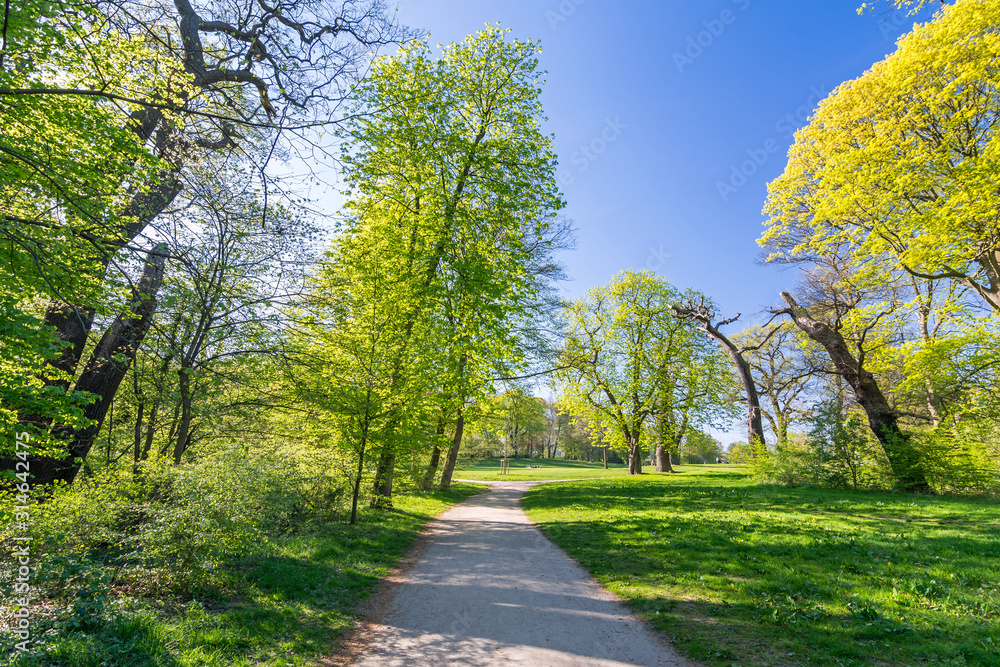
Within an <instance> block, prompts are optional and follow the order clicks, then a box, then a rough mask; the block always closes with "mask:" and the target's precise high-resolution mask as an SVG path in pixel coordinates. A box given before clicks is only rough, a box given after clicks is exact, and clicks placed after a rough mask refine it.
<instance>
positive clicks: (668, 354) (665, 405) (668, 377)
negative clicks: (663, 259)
mask: <svg viewBox="0 0 1000 667" xmlns="http://www.w3.org/2000/svg"><path fill="white" fill-rule="evenodd" d="M693 298H694V293H693V292H690V291H689V292H688V293H686V294H682V293H681V292H680V291H679V290H677V289H676V288H674V287H673V286H672V285H670V284H668V283H666V282H665V281H663V280H662V279H660V278H657V277H656V276H654V275H653V274H652V273H650V272H648V271H644V272H634V271H623V272H621V273H619V274H618V275H617V276H615V278H614V279H613V280H612V281H611V282H610V283H609V284H608V285H606V286H600V287H595V288H592V289H591V290H590V291H588V292H587V294H586V295H585V296H584V297H583V298H581V299H578V300H576V301H573V302H571V303H570V304H568V305H567V307H566V315H565V317H566V320H567V325H566V326H567V335H566V339H565V342H564V345H563V349H562V351H561V356H560V362H561V366H562V367H563V369H562V370H560V371H559V372H558V373H557V379H558V382H559V385H560V389H561V390H562V391H563V392H564V395H565V398H564V401H565V402H566V404H567V405H568V407H569V409H570V410H571V411H573V412H574V413H577V414H578V415H580V416H582V417H584V418H585V419H586V420H587V421H589V422H592V423H593V424H594V426H595V427H599V428H600V429H601V433H602V437H603V438H605V439H606V440H607V441H608V442H610V443H611V445H612V446H613V447H615V448H616V449H618V450H619V451H622V452H627V454H628V456H629V457H630V458H632V459H634V460H641V458H642V456H641V453H640V447H641V446H642V445H643V444H645V443H648V442H651V441H652V442H655V444H665V445H666V446H667V447H668V449H672V448H673V447H675V446H676V442H677V440H679V439H680V437H681V436H682V435H683V432H684V428H685V427H686V425H687V424H688V423H691V424H695V425H698V424H705V425H707V424H711V423H713V421H714V420H715V419H717V418H718V417H720V416H721V415H725V414H728V413H729V412H730V411H731V406H730V403H729V400H728V397H729V389H730V388H731V387H732V386H733V382H734V378H733V375H732V372H731V370H730V366H729V362H728V360H727V359H726V357H725V356H724V354H723V353H722V352H721V351H720V350H719V349H718V348H717V347H716V346H714V345H713V344H712V343H711V342H710V341H708V340H707V339H706V337H705V336H703V335H702V334H701V332H699V331H698V330H697V329H696V328H695V325H694V323H692V322H691V321H690V320H687V319H684V318H679V317H675V316H674V315H673V312H672V311H671V309H670V307H671V306H672V305H673V304H675V303H679V302H681V301H685V300H693ZM654 424H655V429H654V428H653V426H654ZM636 472H638V471H636Z"/></svg>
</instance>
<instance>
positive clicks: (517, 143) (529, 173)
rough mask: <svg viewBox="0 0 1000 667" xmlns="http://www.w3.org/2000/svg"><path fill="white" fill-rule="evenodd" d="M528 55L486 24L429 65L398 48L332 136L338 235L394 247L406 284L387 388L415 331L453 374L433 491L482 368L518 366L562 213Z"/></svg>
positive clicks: (420, 46) (422, 50)
mask: <svg viewBox="0 0 1000 667" xmlns="http://www.w3.org/2000/svg"><path fill="white" fill-rule="evenodd" d="M538 49H539V47H538V44H537V43H535V42H530V41H520V40H517V39H512V40H509V41H508V39H507V31H504V30H501V29H499V28H496V27H487V28H486V29H484V30H482V31H480V32H478V33H476V34H475V35H472V36H470V37H468V38H467V39H466V40H465V41H463V42H462V43H458V44H451V45H449V46H447V47H445V48H444V51H443V52H442V54H441V57H440V58H437V59H434V58H432V56H431V51H430V48H429V47H428V45H427V44H426V43H423V42H419V43H416V44H414V45H412V46H410V47H408V48H405V49H402V50H401V51H400V53H399V55H398V56H394V57H390V58H384V59H381V60H379V61H378V62H377V63H376V64H375V66H374V68H373V70H372V73H371V76H370V77H369V78H368V79H367V80H366V82H365V83H364V84H363V85H362V86H360V87H359V88H358V90H357V92H356V95H355V98H354V105H355V106H354V111H355V112H356V113H355V114H354V115H352V117H351V121H350V122H348V123H346V124H345V125H344V127H343V130H342V134H341V136H342V137H343V139H344V153H343V163H344V166H345V179H346V182H347V184H348V187H349V191H348V201H347V204H346V208H347V211H348V222H347V225H346V227H345V230H344V232H345V234H346V235H348V236H352V237H355V238H356V239H358V240H359V241H358V245H357V247H358V248H359V249H360V248H362V247H363V246H364V243H363V239H374V238H380V237H384V236H391V237H393V238H394V239H396V242H395V243H394V244H393V246H392V248H391V252H392V253H393V255H392V257H393V259H392V260H391V261H392V262H393V266H394V267H396V270H398V271H399V274H398V280H400V281H401V282H404V283H405V284H406V285H407V288H406V297H405V298H401V299H400V300H399V301H398V302H397V303H396V304H395V307H396V308H397V309H398V310H399V313H400V320H399V322H400V326H399V329H398V331H397V332H396V333H395V334H394V336H395V340H398V344H397V347H396V349H395V354H396V355H397V356H396V361H395V362H394V363H393V364H392V365H391V366H390V368H389V369H388V370H387V372H388V374H389V377H390V382H391V384H393V385H394V386H397V387H398V388H400V391H401V389H402V387H404V386H405V384H406V382H407V378H406V373H407V372H410V371H411V369H413V368H416V367H417V366H419V364H414V362H413V360H414V359H415V358H416V356H415V355H416V354H417V352H418V350H419V349H421V346H422V343H421V342H420V340H419V339H420V337H421V336H422V335H426V334H427V332H430V331H436V330H446V332H445V334H444V338H443V339H442V342H443V343H444V345H443V349H444V350H445V351H446V353H445V354H444V355H443V357H442V363H443V364H444V366H443V367H442V368H441V369H440V370H442V371H444V372H445V373H446V374H448V375H449V376H450V378H451V379H450V380H449V385H448V386H449V387H451V389H450V390H451V391H452V392H453V394H452V398H451V399H449V400H452V401H453V402H454V405H455V408H454V411H452V412H451V414H453V415H454V423H455V431H454V439H453V442H452V445H451V448H450V450H449V452H448V461H447V462H446V464H445V470H444V473H443V475H442V480H441V484H442V485H443V486H445V485H447V484H448V483H450V474H449V469H450V468H451V467H452V466H453V461H454V459H455V457H456V456H457V454H458V448H459V447H460V446H461V439H462V434H463V428H464V409H465V403H466V402H467V401H469V400H473V399H475V398H476V396H482V395H485V393H486V391H487V390H488V388H489V386H488V378H489V369H490V367H491V366H494V365H500V364H501V360H504V361H506V362H507V363H510V362H513V363H514V364H516V363H517V362H518V359H519V356H520V355H519V352H518V345H517V337H516V336H515V335H514V334H513V332H512V331H511V329H510V327H509V322H510V321H511V320H517V319H518V318H519V316H520V315H521V314H523V313H524V312H525V311H526V310H527V309H529V308H530V307H531V305H532V304H534V303H535V302H536V300H537V299H536V297H537V296H538V294H539V292H540V289H541V285H542V284H543V283H544V281H545V280H546V278H545V277H544V276H540V275H539V274H537V273H533V272H531V271H530V270H529V268H530V267H531V266H532V265H533V264H536V263H538V264H545V262H544V261H543V260H544V258H545V257H547V256H550V254H551V251H552V238H553V232H550V231H549V230H550V229H552V230H554V229H555V228H554V227H550V223H551V222H553V221H554V214H555V212H556V211H557V210H558V209H559V208H561V207H562V206H563V202H562V200H561V199H560V198H559V194H558V191H557V188H556V184H555V178H554V174H555V155H554V154H553V153H552V150H551V140H550V138H549V137H547V136H545V135H544V134H542V132H541V129H540V121H541V118H542V108H541V105H540V102H539V99H538V94H539V89H540V88H539V87H540V85H541V78H542V76H543V73H542V72H541V71H539V70H538V68H537V66H538V60H537V53H538ZM374 111H377V112H378V113H372V112H374ZM387 260H388V257H387ZM345 261H348V262H349V261H351V260H350V259H349V258H346V259H345ZM399 419H400V420H403V419H405V415H403V414H402V413H400V415H399ZM394 429H405V425H404V424H403V423H402V422H401V421H399V422H397V423H396V424H395V425H394V426H393V427H392V428H390V429H389V434H390V435H389V436H388V440H387V441H386V442H385V447H383V448H382V450H381V451H380V454H379V461H378V463H377V466H376V479H375V487H376V493H377V495H378V496H381V497H382V498H383V499H384V500H383V501H381V502H383V504H388V502H389V500H388V499H389V498H391V494H392V477H393V470H394V465H395V463H394V461H395V456H396V445H395V444H394V436H392V435H391V433H392V432H393V431H394Z"/></svg>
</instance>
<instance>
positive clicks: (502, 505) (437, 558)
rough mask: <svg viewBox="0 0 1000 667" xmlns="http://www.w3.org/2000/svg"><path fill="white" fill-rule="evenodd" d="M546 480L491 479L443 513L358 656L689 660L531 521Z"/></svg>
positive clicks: (381, 666)
mask: <svg viewBox="0 0 1000 667" xmlns="http://www.w3.org/2000/svg"><path fill="white" fill-rule="evenodd" d="M537 483H538V482H495V483H492V484H491V488H490V490H489V491H487V492H485V493H480V494H478V495H476V496H473V497H471V498H469V499H468V500H466V501H465V502H463V503H461V504H459V505H457V506H455V507H453V508H452V509H450V510H448V511H447V512H445V513H444V514H442V515H441V516H440V517H438V519H436V520H435V521H434V522H433V523H432V524H431V526H430V534H429V535H428V536H427V538H426V540H425V541H424V543H423V545H422V547H421V549H422V550H421V553H420V555H419V558H418V559H417V560H416V562H415V563H414V564H413V566H412V568H411V569H410V570H408V571H406V572H405V573H404V574H403V575H402V577H401V579H400V581H399V582H398V583H397V584H396V585H395V586H392V587H391V588H389V589H388V590H387V591H385V592H384V593H383V598H382V599H380V600H378V606H379V607H380V608H381V609H382V610H383V612H382V614H381V618H379V619H377V620H378V625H376V626H375V635H374V637H373V638H372V639H371V642H370V644H369V645H368V647H367V649H366V650H365V651H364V653H363V654H362V655H361V656H360V657H359V658H358V660H357V662H356V663H355V664H356V665H361V666H363V667H387V666H391V665H407V666H411V665H417V666H420V665H448V664H453V665H509V664H519V665H546V666H560V665H566V666H567V667H568V666H570V665H573V666H578V665H602V666H610V665H690V664H691V663H689V662H687V661H685V660H684V659H683V658H680V657H679V656H678V655H677V654H676V653H675V652H674V650H673V649H672V648H671V647H670V646H669V645H668V644H666V643H665V642H663V641H662V640H660V639H659V638H658V637H656V636H654V635H653V634H652V633H651V632H649V631H648V630H647V629H646V628H645V626H644V625H643V624H642V622H641V621H639V620H638V619H636V618H635V617H633V616H631V615H630V614H629V612H628V611H627V610H626V609H625V608H624V607H623V606H622V605H621V604H620V603H619V602H617V601H616V600H615V599H614V597H613V596H612V595H611V594H610V593H608V592H607V591H606V590H604V589H603V588H601V587H600V586H599V585H597V584H596V583H595V582H594V581H593V580H592V579H591V578H590V576H589V575H588V574H587V573H586V572H585V571H584V570H583V568H581V567H580V566H579V565H577V564H576V563H575V562H574V561H572V560H571V559H570V558H569V557H568V556H566V554H565V553H563V551H562V550H561V549H559V548H557V547H556V546H554V545H553V544H552V543H551V542H549V541H548V540H547V539H546V538H545V537H544V536H543V535H542V534H541V533H540V532H539V531H538V529H537V528H535V527H534V525H532V524H531V522H530V521H529V520H528V517H527V516H526V515H525V514H524V512H523V511H522V510H521V507H520V499H521V496H522V495H523V494H524V492H525V491H527V490H528V488H530V487H531V486H533V485H534V484H537Z"/></svg>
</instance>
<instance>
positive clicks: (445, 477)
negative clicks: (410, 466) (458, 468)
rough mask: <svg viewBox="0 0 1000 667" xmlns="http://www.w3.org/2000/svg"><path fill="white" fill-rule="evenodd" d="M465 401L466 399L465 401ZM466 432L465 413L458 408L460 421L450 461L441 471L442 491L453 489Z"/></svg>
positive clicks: (456, 429) (449, 453)
mask: <svg viewBox="0 0 1000 667" xmlns="http://www.w3.org/2000/svg"><path fill="white" fill-rule="evenodd" d="M463 400H464V399H463ZM464 432H465V412H464V411H463V409H462V408H461V407H459V408H458V419H456V420H455V437H454V439H453V440H452V443H451V449H449V450H448V460H447V461H446V462H445V464H444V470H443V471H441V484H440V485H439V486H438V488H439V489H441V490H442V491H448V490H449V489H451V476H452V475H453V474H455V464H456V463H457V462H458V450H459V448H460V447H461V446H462V435H463V433H464Z"/></svg>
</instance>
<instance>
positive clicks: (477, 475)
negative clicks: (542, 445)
mask: <svg viewBox="0 0 1000 667" xmlns="http://www.w3.org/2000/svg"><path fill="white" fill-rule="evenodd" d="M508 461H509V462H510V468H509V472H508V473H507V474H506V475H501V474H500V459H481V460H479V461H459V462H458V465H457V466H456V468H455V478H456V479H474V480H477V481H481V482H498V481H504V480H506V481H508V482H530V481H531V480H535V479H592V478H596V477H624V476H625V475H626V473H627V472H628V471H627V470H626V469H625V466H624V465H623V464H621V463H609V464H608V469H607V470H605V469H604V464H603V463H587V462H586V461H563V460H562V459H525V458H521V459H518V460H517V461H515V460H514V459H508ZM527 466H539V467H537V468H529V467H527Z"/></svg>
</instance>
